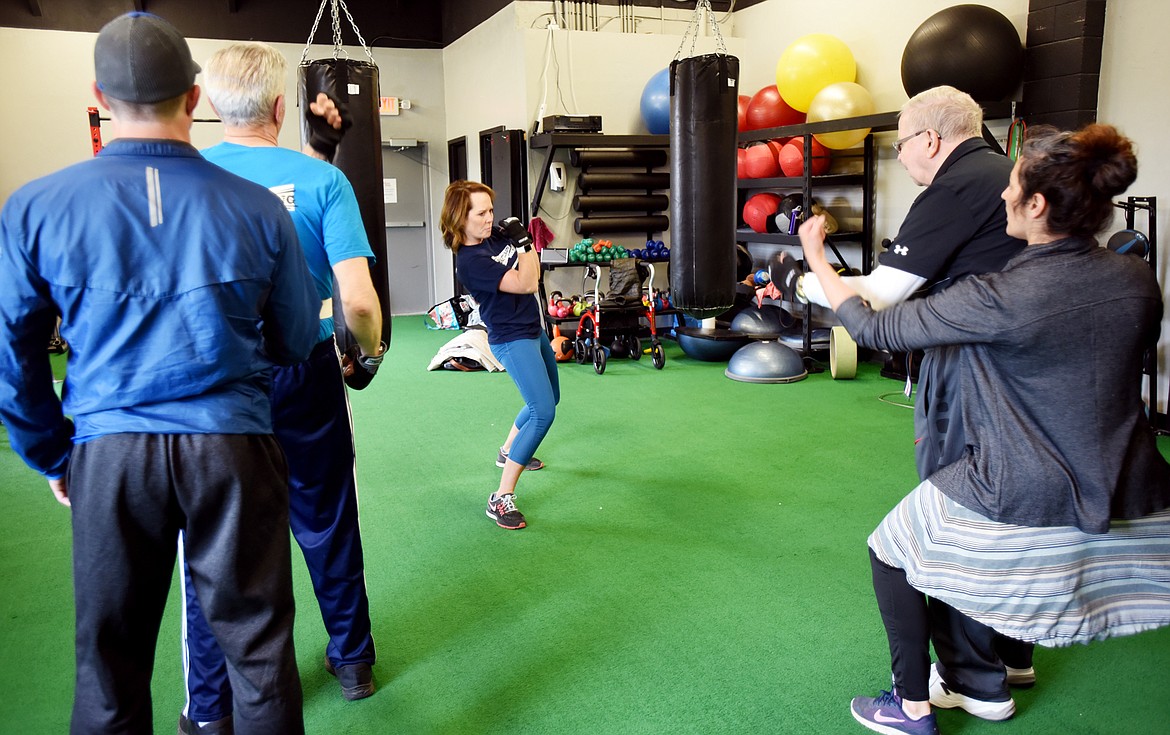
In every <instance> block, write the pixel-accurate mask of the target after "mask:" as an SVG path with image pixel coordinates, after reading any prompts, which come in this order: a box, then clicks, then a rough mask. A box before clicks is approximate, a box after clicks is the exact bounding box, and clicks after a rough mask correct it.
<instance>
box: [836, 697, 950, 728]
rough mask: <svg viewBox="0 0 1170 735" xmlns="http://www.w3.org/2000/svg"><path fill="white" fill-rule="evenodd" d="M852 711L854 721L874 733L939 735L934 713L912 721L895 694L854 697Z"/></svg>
mask: <svg viewBox="0 0 1170 735" xmlns="http://www.w3.org/2000/svg"><path fill="white" fill-rule="evenodd" d="M850 710H851V711H852V712H853V719H855V720H857V721H858V722H860V723H861V724H862V725H864V726H866V727H868V728H869V729H870V730H873V731H874V732H880V733H885V735H902V734H903V733H909V735H939V733H938V723H937V722H935V719H934V713H933V712H932V713H931V714H929V715H926V716H925V717H921V718H919V719H917V720H912V719H910V717H909V716H908V715H907V714H906V713H905V712H903V711H902V698H901V697H899V696H898V695H897V694H894V693H893V692H887V691H882V692H881V693H880V694H879V695H878V696H876V697H854V698H853V702H852V704H851V705H850Z"/></svg>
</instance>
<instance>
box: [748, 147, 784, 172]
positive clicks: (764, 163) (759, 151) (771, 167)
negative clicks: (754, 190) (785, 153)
mask: <svg viewBox="0 0 1170 735" xmlns="http://www.w3.org/2000/svg"><path fill="white" fill-rule="evenodd" d="M743 172H744V174H745V175H746V177H747V178H749V179H767V178H770V177H772V176H779V175H780V164H779V162H777V161H776V154H775V153H774V152H773V150H772V146H770V145H764V144H761V145H753V146H751V147H750V148H747V149H746V150H745V152H744V159H743Z"/></svg>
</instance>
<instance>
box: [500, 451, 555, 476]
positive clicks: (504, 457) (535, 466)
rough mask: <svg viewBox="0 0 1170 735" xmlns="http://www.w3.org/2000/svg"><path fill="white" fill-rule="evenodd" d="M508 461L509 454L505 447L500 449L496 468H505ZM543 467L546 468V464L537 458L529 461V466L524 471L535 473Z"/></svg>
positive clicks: (525, 466)
mask: <svg viewBox="0 0 1170 735" xmlns="http://www.w3.org/2000/svg"><path fill="white" fill-rule="evenodd" d="M507 461H508V453H507V452H505V451H504V448H503V447H500V453H499V454H497V455H496V467H503V466H504V464H505V463H506V462H507ZM542 467H544V462H541V461H540V460H539V459H537V458H536V457H533V458H532V459H530V460H528V464H526V465H524V469H526V470H528V471H529V472H535V471H536V470H539V469H540V468H542Z"/></svg>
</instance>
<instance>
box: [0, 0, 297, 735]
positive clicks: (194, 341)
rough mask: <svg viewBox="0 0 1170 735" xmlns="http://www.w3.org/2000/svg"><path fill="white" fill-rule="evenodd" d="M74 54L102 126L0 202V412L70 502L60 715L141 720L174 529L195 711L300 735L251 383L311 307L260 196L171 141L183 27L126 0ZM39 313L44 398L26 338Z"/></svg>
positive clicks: (82, 725) (284, 539)
mask: <svg viewBox="0 0 1170 735" xmlns="http://www.w3.org/2000/svg"><path fill="white" fill-rule="evenodd" d="M94 65H95V70H96V81H95V83H94V93H95V95H96V96H97V98H98V101H99V102H100V103H101V104H102V105H103V106H104V107H106V108H108V109H109V110H110V111H111V119H112V125H111V127H112V129H113V137H114V140H113V141H112V142H111V143H110V145H109V146H107V147H106V149H105V150H103V151H102V152H101V154H100V155H98V156H97V157H96V158H94V159H93V160H92V161H86V162H84V163H81V164H77V165H74V166H71V167H69V168H67V169H65V170H63V171H60V172H57V173H55V174H51V175H49V176H46V177H45V178H42V179H39V180H37V181H34V182H31V183H29V184H27V185H25V186H24V187H22V188H21V189H20V190H19V191H17V192H16V193H14V194H13V195H12V196H11V197H10V198H9V199H8V202H7V204H6V205H5V207H4V209H3V212H2V213H0V316H2V319H0V420H3V422H4V424H5V425H6V427H7V429H8V434H9V439H10V442H11V445H12V448H13V449H14V450H16V451H17V453H18V454H19V455H20V456H21V458H22V459H24V460H25V462H26V463H28V464H29V465H30V466H31V467H32V468H33V469H35V470H37V471H39V472H41V473H42V474H43V475H44V476H45V477H46V478H47V479H48V482H49V487H50V489H51V490H52V492H53V494H54V496H55V497H56V498H57V500H58V501H60V502H61V503H62V504H64V505H67V506H71V508H72V523H73V573H74V593H75V604H76V654H77V677H76V688H75V696H74V705H73V719H72V728H71V730H72V732H73V733H87V734H89V733H113V732H118V733H126V732H134V733H139V732H143V733H147V732H151V731H152V730H153V718H152V713H151V693H150V680H151V673H152V671H151V670H152V666H153V662H154V653H155V647H156V644H157V638H158V631H159V624H160V621H161V618H162V613H163V608H164V607H165V604H166V599H167V594H168V590H169V587H170V582H171V578H172V575H173V573H174V567H175V557H176V553H177V552H176V549H177V547H178V544H177V540H178V537H179V533H180V531H182V532H183V533H184V534H185V539H186V540H185V555H186V562H187V565H188V567H189V569H190V572H191V577H192V580H193V582H194V587H195V592H196V594H197V595H198V598H199V602H200V603H201V605H202V607H203V610H204V611H205V613H206V615H207V620H208V621H209V623H210V625H211V627H212V630H213V632H214V634H215V637H216V639H217V641H218V643H219V645H220V646H221V647H222V649H223V651H224V654H225V656H226V658H227V661H228V664H229V669H230V672H231V673H230V676H231V680H232V687H233V691H234V693H235V695H234V703H235V712H234V721H233V722H225V723H215V725H214V726H215V727H216V728H217V730H218V731H219V732H230V731H232V728H233V725H234V731H235V732H236V733H240V734H242V733H302V732H303V731H304V724H303V720H302V714H301V689H300V681H299V677H298V675H297V668H296V657H295V655H294V651H293V643H292V622H293V597H292V579H291V566H290V549H289V537H288V522H289V521H288V482H287V465H286V462H285V458H284V455H283V453H282V452H281V449H280V446H279V445H278V444H277V442H276V440H275V439H274V437H273V435H272V418H271V415H272V411H271V407H270V405H269V388H270V372H271V368H272V366H273V365H274V364H291V363H296V362H300V361H302V360H304V359H305V358H307V357H308V356H309V353H310V350H311V349H312V347H313V345H314V344H315V342H316V337H317V326H318V311H319V309H320V303H319V302H318V301H317V300H316V299H315V298H314V289H313V282H312V279H311V277H310V275H309V272H308V268H307V267H306V265H305V259H304V255H303V253H302V252H301V249H300V245H299V243H298V241H297V237H296V231H295V229H294V227H293V223H292V220H291V219H290V218H289V215H288V213H287V212H286V211H285V209H284V207H283V206H282V204H281V203H280V200H279V199H277V198H276V197H274V196H272V194H271V193H270V192H269V191H268V190H267V189H265V188H263V187H261V186H258V185H256V184H253V183H251V182H248V181H246V180H244V179H242V178H239V177H236V176H234V175H232V174H229V173H227V172H226V171H224V170H223V169H221V168H219V167H218V166H215V165H213V164H211V163H209V162H207V161H205V160H204V159H203V158H202V156H200V155H199V153H198V151H196V150H195V148H193V147H192V146H191V144H190V130H191V124H192V122H193V113H194V109H195V106H196V104H197V103H198V101H199V94H200V91H199V87H198V86H196V85H195V75H196V74H197V73H198V72H199V66H198V65H197V64H195V62H194V61H193V60H192V58H191V51H190V49H189V48H188V46H187V42H186V41H185V40H184V39H183V37H182V36H181V35H179V33H178V32H177V31H176V30H175V29H174V28H173V27H172V26H171V25H170V24H168V23H167V22H166V21H164V20H163V19H161V18H159V17H157V16H154V15H151V14H148V13H129V14H127V15H123V16H121V17H119V18H117V19H115V20H113V21H112V22H110V23H109V24H108V25H106V26H105V27H104V28H103V29H102V31H101V33H100V34H99V35H98V38H97V44H96V46H95V49H94ZM58 316H60V317H61V320H62V322H61V335H62V337H64V338H65V339H66V340H68V344H69V345H70V349H71V353H70V356H69V364H68V371H67V378H66V385H65V389H64V391H63V396H64V399H63V401H62V400H60V399H58V398H57V395H56V394H55V392H54V390H53V382H52V373H51V366H50V364H49V359H48V353H47V351H46V350H45V349H44V345H45V344H46V340H47V339H48V336H49V335H50V334H51V332H52V330H53V327H54V325H55V324H56V321H57V318H58ZM66 416H71V417H72V421H71V420H70V419H68V418H66ZM197 724H198V725H199V726H200V729H201V730H208V731H211V728H210V727H208V728H204V727H203V725H205V724H209V723H197Z"/></svg>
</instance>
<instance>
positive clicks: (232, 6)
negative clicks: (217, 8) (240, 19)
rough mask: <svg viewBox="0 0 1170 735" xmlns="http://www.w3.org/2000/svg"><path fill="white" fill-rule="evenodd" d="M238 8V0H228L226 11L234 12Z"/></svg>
mask: <svg viewBox="0 0 1170 735" xmlns="http://www.w3.org/2000/svg"><path fill="white" fill-rule="evenodd" d="M239 9H240V3H239V0H228V12H229V13H234V12H236V11H238V10H239Z"/></svg>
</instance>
